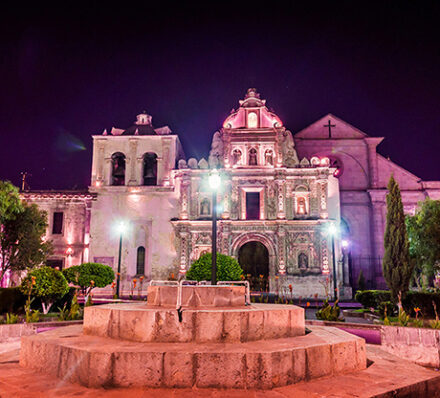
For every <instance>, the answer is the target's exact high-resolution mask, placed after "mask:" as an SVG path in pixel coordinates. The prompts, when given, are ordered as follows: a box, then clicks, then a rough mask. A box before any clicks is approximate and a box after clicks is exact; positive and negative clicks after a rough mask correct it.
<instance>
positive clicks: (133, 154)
mask: <svg viewBox="0 0 440 398" xmlns="http://www.w3.org/2000/svg"><path fill="white" fill-rule="evenodd" d="M129 146H130V149H129V151H130V179H129V180H128V184H127V185H140V181H139V182H138V181H137V179H136V166H137V164H138V162H137V158H136V155H137V146H138V140H137V138H130V141H129ZM126 169H127V168H126Z"/></svg>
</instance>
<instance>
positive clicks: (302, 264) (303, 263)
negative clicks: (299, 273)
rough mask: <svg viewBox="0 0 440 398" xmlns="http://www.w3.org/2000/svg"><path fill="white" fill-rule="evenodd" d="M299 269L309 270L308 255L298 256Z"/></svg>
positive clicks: (301, 254)
mask: <svg viewBox="0 0 440 398" xmlns="http://www.w3.org/2000/svg"><path fill="white" fill-rule="evenodd" d="M298 268H299V269H307V268H309V258H308V257H307V254H305V253H300V254H299V256H298Z"/></svg>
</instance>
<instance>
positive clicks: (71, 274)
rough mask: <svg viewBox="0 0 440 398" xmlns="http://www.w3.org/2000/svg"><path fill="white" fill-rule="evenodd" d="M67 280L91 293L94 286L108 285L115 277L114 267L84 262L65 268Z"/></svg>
mask: <svg viewBox="0 0 440 398" xmlns="http://www.w3.org/2000/svg"><path fill="white" fill-rule="evenodd" d="M63 274H64V276H65V277H66V279H67V281H68V282H69V283H71V284H73V285H75V286H78V287H79V288H81V290H82V291H83V292H84V293H86V294H89V293H90V291H91V290H92V289H93V288H94V287H106V286H108V285H110V284H111V283H112V282H113V280H114V279H115V273H114V271H113V269H112V267H109V266H108V265H104V264H99V263H84V264H81V265H75V266H73V267H70V268H66V269H64V270H63Z"/></svg>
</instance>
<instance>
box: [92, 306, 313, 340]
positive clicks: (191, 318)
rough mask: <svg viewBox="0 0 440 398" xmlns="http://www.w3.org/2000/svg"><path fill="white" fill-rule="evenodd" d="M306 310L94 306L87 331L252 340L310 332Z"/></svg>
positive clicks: (148, 336)
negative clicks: (307, 330) (179, 310)
mask: <svg viewBox="0 0 440 398" xmlns="http://www.w3.org/2000/svg"><path fill="white" fill-rule="evenodd" d="M304 332H305V326H304V309H303V308H300V307H297V306H295V305H274V304H253V305H251V306H246V307H245V306H243V307H218V308H216V309H213V308H212V307H211V308H210V307H199V308H198V309H189V308H183V309H182V311H181V313H180V316H179V313H178V312H177V310H176V309H175V308H172V307H168V308H167V307H165V306H161V307H150V306H146V305H145V304H109V305H99V306H94V307H88V308H87V309H86V311H85V314H84V334H88V335H95V336H101V337H111V338H115V339H123V340H131V341H139V342H168V343H188V342H197V343H208V342H211V343H214V342H225V343H233V342H246V341H255V340H266V339H279V338H285V337H294V336H301V335H304Z"/></svg>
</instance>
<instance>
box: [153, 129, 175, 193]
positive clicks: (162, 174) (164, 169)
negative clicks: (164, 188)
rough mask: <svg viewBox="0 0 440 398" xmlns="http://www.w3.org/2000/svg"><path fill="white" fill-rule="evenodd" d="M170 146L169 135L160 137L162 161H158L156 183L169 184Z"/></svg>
mask: <svg viewBox="0 0 440 398" xmlns="http://www.w3.org/2000/svg"><path fill="white" fill-rule="evenodd" d="M170 147H171V137H163V138H162V161H161V162H158V173H157V174H158V176H157V185H169V183H170V172H171V169H172V168H173V167H172V166H171V167H170Z"/></svg>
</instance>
